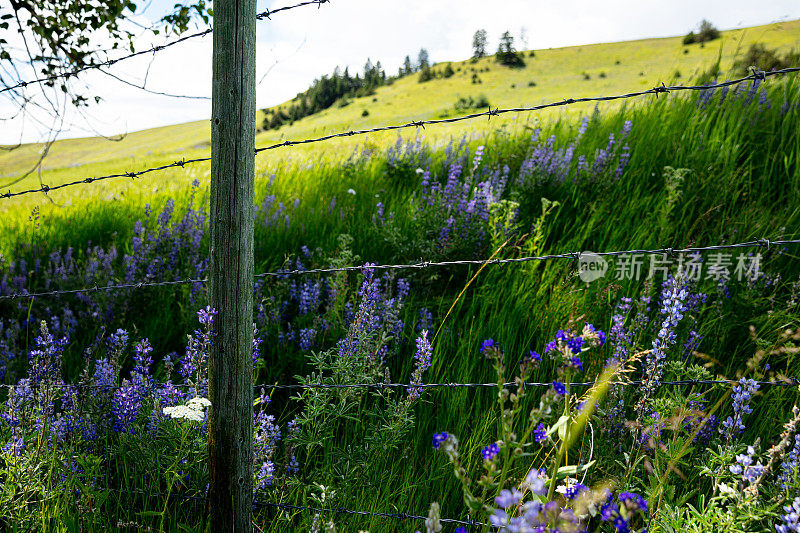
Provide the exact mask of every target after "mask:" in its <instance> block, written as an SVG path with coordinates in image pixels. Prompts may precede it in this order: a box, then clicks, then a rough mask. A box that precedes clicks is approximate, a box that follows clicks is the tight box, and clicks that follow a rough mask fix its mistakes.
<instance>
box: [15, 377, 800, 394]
mask: <svg viewBox="0 0 800 533" xmlns="http://www.w3.org/2000/svg"><path fill="white" fill-rule="evenodd" d="M646 382H647V380H631V381H612V382H609V386H613V385H619V386H622V387H636V386H639V385H642V384H644V383H646ZM753 382H754V383H755V384H756V385H758V386H759V387H761V386H764V387H800V379H798V378H796V377H791V378H789V377H785V378H783V379H776V380H762V381H758V380H754V381H753ZM738 383H739V380H736V379H680V380H673V381H660V382H658V383H657V386H659V387H679V386H689V385H736V384H738ZM562 384H563V385H565V386H566V385H569V386H570V387H591V386H593V385H595V384H596V382H594V381H574V382H571V383H562ZM170 385H171V386H172V387H174V388H176V389H194V388H195V386H194V385H190V384H187V383H178V384H170ZM517 386H522V387H552V386H553V382H552V381H526V382H524V383H518V382H516V381H508V382H505V383H497V382H493V383H458V382H455V383H420V384H409V383H284V384H271V383H262V384H260V385H254V386H253V390H254V391H256V392H258V391H260V390H262V389H263V390H265V391H266V390H268V389H274V390H294V389H375V390H382V389H489V388H497V387H502V388H506V389H507V388H510V387H517ZM14 387H15V385H11V384H0V389H3V388H5V389H11V388H14ZM44 388H52V389H107V390H111V389H113V388H114V387H112V386H109V385H97V384H92V383H47V384H45V385H44ZM799 390H800V389H799Z"/></svg>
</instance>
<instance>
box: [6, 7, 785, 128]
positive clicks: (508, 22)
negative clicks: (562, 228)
mask: <svg viewBox="0 0 800 533" xmlns="http://www.w3.org/2000/svg"><path fill="white" fill-rule="evenodd" d="M292 1H293V0H282V1H281V2H279V3H278V2H259V6H258V7H259V10H263V9H265V8H266V7H272V8H274V7H280V6H282V5H287V4H289V3H292ZM172 3H173V1H172V0H169V2H165V1H161V2H160V3H159V2H156V4H157V7H159V8H160V9H161V12H158V9H155V10H153V11H155V13H154V14H153V15H149V16H150V18H152V19H155V18H157V17H158V16H160V15H161V14H163V11H164V10H168V9H169V8H170V7H171V4H172ZM798 17H800V4H798V2H797V1H796V0H763V1H761V2H758V3H753V2H747V1H744V0H727V1H717V0H711V1H705V2H698V1H692V0H681V1H671V2H653V1H649V2H642V1H641V0H638V1H634V0H608V1H605V2H597V1H595V0H563V1H561V2H542V1H532V0H504V1H497V2H486V1H485V0H459V1H456V0H406V1H405V2H392V1H387V0H332V1H331V2H330V3H328V4H325V5H323V6H322V7H321V8H320V9H316V8H314V7H313V6H310V7H304V8H299V9H295V10H291V11H287V12H283V13H279V14H276V15H275V16H274V17H273V19H272V20H271V21H268V20H266V21H262V22H260V23H259V25H258V43H257V79H261V77H262V76H263V75H264V73H266V72H267V71H268V70H269V74H268V76H267V77H266V78H265V79H264V81H263V82H262V83H261V84H259V85H258V87H257V103H258V106H259V107H266V106H270V105H275V104H278V103H281V102H283V101H286V100H287V99H289V98H291V97H293V96H294V95H295V94H297V93H298V92H300V91H302V90H304V89H305V88H307V87H308V85H309V83H310V82H311V81H312V80H313V79H314V78H316V77H318V76H320V75H322V74H324V73H329V72H331V71H332V70H333V68H334V67H335V66H337V65H339V66H341V67H345V66H348V67H350V69H351V71H360V70H361V69H362V67H363V64H364V62H365V61H366V59H367V57H368V56H369V57H370V58H371V59H372V61H373V62H374V61H377V60H380V61H381V63H382V65H383V67H384V68H385V69H386V70H387V72H390V73H393V72H396V71H397V68H398V67H399V66H400V64H401V63H402V61H403V58H404V57H405V56H406V55H407V54H408V55H410V56H411V57H412V59H416V53H417V51H418V50H419V49H420V48H421V47H425V48H426V49H427V50H428V51H429V53H430V57H431V60H432V61H434V62H437V61H447V60H459V59H464V58H466V57H468V56H469V55H470V52H471V49H470V44H471V41H472V35H473V33H474V32H475V30H477V29H478V28H485V29H486V30H487V31H488V34H489V40H490V42H489V49H490V51H492V50H493V49H494V47H496V46H497V39H498V37H499V36H500V34H501V33H502V32H503V31H505V30H507V29H508V30H511V31H512V33H513V34H514V35H515V36H519V33H520V30H521V28H522V27H525V28H526V29H527V34H528V41H529V46H530V47H531V48H534V49H538V48H550V47H559V46H568V45H575V44H588V43H595V42H608V41H620V40H630V39H638V38H645V37H659V36H669V35H680V34H683V33H686V32H687V31H688V30H689V29H691V28H693V27H695V26H696V25H697V23H698V22H699V21H700V20H701V19H702V18H708V19H709V20H711V21H712V22H713V23H714V24H715V25H716V26H717V27H720V28H723V29H727V28H733V27H741V26H749V25H757V24H766V23H769V22H773V21H777V20H782V19H786V18H789V19H792V18H798ZM142 20H143V21H145V20H146V19H145V18H142ZM162 38H163V36H159V37H155V38H152V39H151V40H152V41H153V42H157V41H158V40H159V39H162ZM211 46H212V39H211V37H210V36H208V37H204V38H199V39H192V40H190V41H188V42H185V43H182V44H179V45H176V46H173V47H171V48H168V49H166V50H164V51H162V52H160V53H158V54H157V55H156V57H155V58H154V59H153V61H152V64H151V65H150V71H149V75H148V83H147V87H148V88H150V89H152V90H158V91H164V92H170V93H177V94H187V95H204V96H209V95H210V87H211ZM140 47H141V46H140ZM150 59H151V58H149V57H141V58H137V59H132V60H129V61H125V62H122V63H119V64H118V65H115V66H114V67H111V68H112V69H113V72H114V73H115V74H117V75H119V76H121V77H124V78H126V79H129V80H131V81H135V82H139V83H140V82H141V80H142V79H143V78H144V75H145V72H146V70H147V68H148V64H149V63H150ZM276 61H277V63H276ZM83 79H84V80H85V82H86V84H87V85H88V86H89V88H90V90H91V91H92V94H98V95H100V96H102V97H103V99H104V100H103V102H102V103H101V104H99V105H97V106H92V107H91V108H90V110H89V112H88V114H89V115H90V116H91V117H92V118H91V119H90V120H89V122H90V125H91V128H87V127H86V119H84V118H83V117H81V116H78V115H77V114H76V113H75V112H74V111H70V112H69V113H68V116H67V122H74V123H75V125H76V126H74V127H71V128H70V129H69V130H67V131H65V132H63V133H62V137H69V136H81V135H86V134H87V133H86V131H91V129H96V130H98V131H100V132H101V133H104V134H107V135H112V134H117V133H123V132H126V131H134V130H138V129H143V128H148V127H155V126H161V125H167V124H175V123H180V122H186V121H190V120H201V119H207V118H208V117H209V115H210V109H211V105H210V102H209V101H204V100H184V99H174V98H167V97H163V96H156V95H150V94H147V93H145V92H143V91H141V90H138V89H135V88H133V87H128V86H126V85H123V84H121V83H120V82H118V81H116V80H113V79H111V78H109V77H107V76H105V75H103V74H101V73H98V72H93V73H87V74H86V75H85V77H84V78H83ZM13 111H14V108H13V105H10V104H9V103H8V102H7V101H4V100H3V101H0V116H7V115H10V114H12V113H13ZM80 126H83V130H81V129H80V128H79V127H80ZM22 128H23V120H21V119H16V120H12V121H7V122H5V123H2V127H0V143H14V142H16V140H17V139H18V138H19V135H20V131H21V129H22ZM24 128H25V130H24V131H25V135H24V140H25V141H36V140H40V136H41V135H42V133H44V132H43V131H42V129H43V128H42V127H37V126H36V125H35V124H33V123H32V122H31V121H28V122H27V123H26V124H25V125H24Z"/></svg>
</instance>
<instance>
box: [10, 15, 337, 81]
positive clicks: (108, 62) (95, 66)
mask: <svg viewBox="0 0 800 533" xmlns="http://www.w3.org/2000/svg"><path fill="white" fill-rule="evenodd" d="M330 1H331V0H308V1H306V2H300V3H299V4H294V5H291V6H286V7H281V8H278V9H272V10H270V9H268V10H266V11H263V12H261V13H258V14H257V15H256V19H257V20H264V19H269V20H271V19H270V16H271V15H274V14H275V13H279V12H281V11H288V10H290V9H295V8H298V7H303V6H308V5H312V4H317V5H318V7H322V4H325V3H329V2H330ZM213 31H214V30H213V28H208V29H205V30H202V31H199V32H195V33H192V34H189V35H184V36H183V37H180V38H179V39H176V40H174V41H170V42H168V43H164V44H159V45H156V46H152V47H150V48H148V49H146V50H140V51H138V52H132V53H130V54H128V55H125V56H122V57H117V58H115V59H108V60H106V61H102V62H100V63H93V64H91V65H86V66H83V67H79V68H76V69H73V70H70V71H69V72H63V73H61V74H53V75H51V76H44V77H42V78H36V79H33V80H28V81H20V82H18V83H16V84H14V85H9V86H7V87H3V88H0V94H2V93H5V92H8V91H13V90H15V89H23V88H25V87H27V86H28V85H37V84H40V83H48V82H53V81H56V80H58V79H61V78H66V79H68V78H71V77H75V76H78V75H79V74H82V73H83V72H86V71H88V70H95V69H100V68H103V67H110V66H112V65H115V64H117V63H119V62H121V61H125V60H127V59H131V58H134V57H138V56H142V55H145V54H155V53H157V52H161V51H162V50H165V49H167V48H169V47H170V46H174V45H176V44H179V43H182V42H186V41H188V40H190V39H195V38H197V37H204V36H206V35H208V34H210V33H212V32H213Z"/></svg>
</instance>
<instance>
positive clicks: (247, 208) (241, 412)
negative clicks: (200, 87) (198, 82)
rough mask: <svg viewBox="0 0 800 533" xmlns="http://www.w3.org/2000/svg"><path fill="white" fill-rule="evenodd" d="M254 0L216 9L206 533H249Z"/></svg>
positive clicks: (226, 1) (230, 1)
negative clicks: (208, 532) (208, 484)
mask: <svg viewBox="0 0 800 533" xmlns="http://www.w3.org/2000/svg"><path fill="white" fill-rule="evenodd" d="M255 16H256V1H255V0H222V1H220V2H215V4H214V49H213V50H214V51H213V89H212V113H211V252H210V254H211V257H210V277H209V280H210V283H211V285H210V301H211V306H212V307H214V308H215V309H216V310H217V316H216V317H215V320H214V334H215V337H214V342H213V348H212V350H211V357H210V361H209V371H208V375H209V400H211V409H210V417H209V424H208V430H209V440H208V456H209V474H210V478H211V479H210V487H209V508H210V523H209V525H210V530H211V531H213V532H228V531H235V532H236V533H250V531H251V517H252V499H253V488H252V487H253V473H252V468H253V466H252V465H253V416H252V411H253V396H252V393H253V367H252V349H253V348H252V345H253V344H252V343H253V273H254V272H253V226H254V205H255V203H254V176H255V158H254V150H255V117H256V102H255V54H256V49H255V42H256V41H255V39H256V17H255Z"/></svg>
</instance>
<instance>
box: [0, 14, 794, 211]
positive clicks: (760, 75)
mask: <svg viewBox="0 0 800 533" xmlns="http://www.w3.org/2000/svg"><path fill="white" fill-rule="evenodd" d="M326 1H327V0H326ZM311 3H313V2H311ZM793 72H800V67H792V68H785V69H781V70H773V71H770V72H764V71H756V72H755V73H753V74H750V75H749V76H745V77H743V78H738V79H735V80H729V81H725V82H722V83H716V84H710V85H673V86H664V85H663V84H662V85H660V86H656V87H653V88H652V89H647V90H643V91H637V92H631V93H625V94H619V95H614V96H594V97H585V98H567V99H564V100H560V101H557V102H551V103H549V104H541V105H535V106H528V107H512V108H505V109H500V108H495V109H491V108H490V109H489V110H488V111H484V112H482V113H471V114H468V115H463V116H460V117H452V118H445V119H430V120H417V121H412V122H406V123H404V124H396V125H389V126H379V127H376V128H370V129H363V130H350V131H344V132H339V133H332V134H330V135H324V136H322V137H313V138H308V139H302V140H299V141H289V140H287V141H283V142H279V143H275V144H272V145H269V146H264V147H261V148H256V150H255V153H256V154H259V153H261V152H264V151H267V150H274V149H277V148H283V147H287V146H297V145H301V144H310V143H317V142H323V141H327V140H330V139H334V138H337V137H352V136H355V135H366V134H368V133H375V132H381V131H390V130H400V129H404V128H412V127H416V128H419V127H422V128H424V127H425V126H427V125H432V124H444V123H453V122H459V121H462V120H471V119H474V118H479V117H489V118H490V119H491V117H493V116H498V115H502V114H506V113H524V112H530V111H539V110H542V109H546V108H551V107H559V106H567V105H573V104H578V103H584V102H605V101H610V100H619V99H623V98H634V97H638V96H644V95H648V94H655V95H658V94H661V93H669V92H673V91H709V90H714V89H717V88H720V87H728V86H730V85H735V84H739V83H743V82H746V81H749V80H759V81H761V80H765V79H766V78H767V77H769V76H777V75H782V74H790V73H793ZM210 160H211V158H210V157H202V158H196V159H190V160H185V159H182V160H180V161H175V162H174V163H170V164H167V165H162V166H160V167H154V168H148V169H145V170H141V171H137V172H124V173H117V174H109V175H107V176H98V177H95V178H85V179H80V180H75V181H70V182H66V183H62V184H61V185H53V186H48V185H44V186H42V187H40V188H38V189H27V190H22V191H18V192H11V191H10V190H9V191H7V192H5V193H0V198H12V197H15V196H22V195H25V194H32V193H37V192H44V193H47V192H51V191H55V190H58V189H63V188H64V187H72V186H75V185H82V184H88V183H93V182H97V181H102V180H107V179H113V178H122V177H130V178H136V177H139V176H142V175H144V174H147V173H149V172H154V171H157V170H165V169H168V168H173V167H183V166H184V165H188V164H193V163H199V162H204V161H210Z"/></svg>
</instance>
